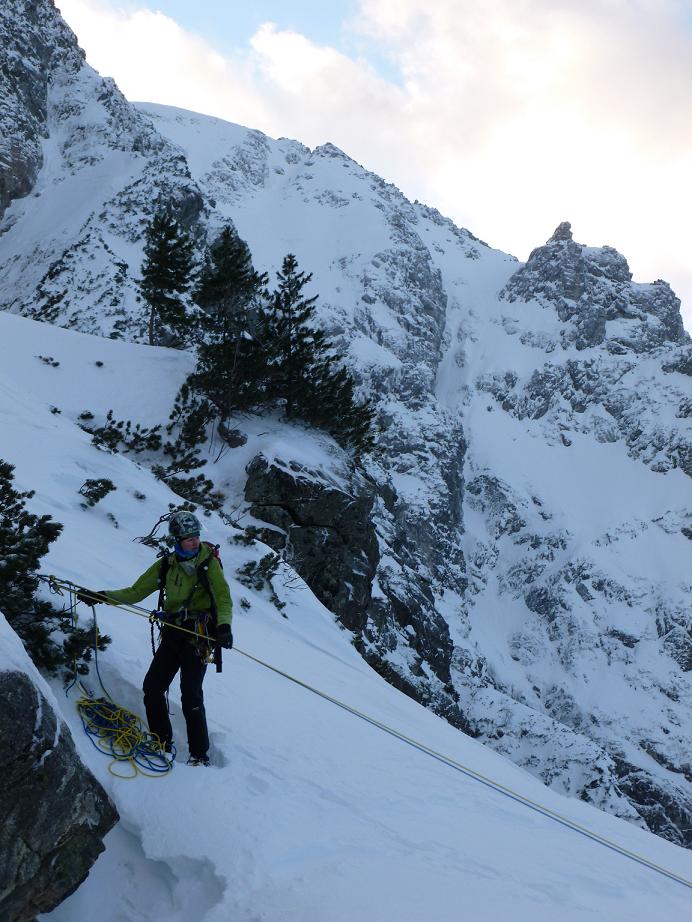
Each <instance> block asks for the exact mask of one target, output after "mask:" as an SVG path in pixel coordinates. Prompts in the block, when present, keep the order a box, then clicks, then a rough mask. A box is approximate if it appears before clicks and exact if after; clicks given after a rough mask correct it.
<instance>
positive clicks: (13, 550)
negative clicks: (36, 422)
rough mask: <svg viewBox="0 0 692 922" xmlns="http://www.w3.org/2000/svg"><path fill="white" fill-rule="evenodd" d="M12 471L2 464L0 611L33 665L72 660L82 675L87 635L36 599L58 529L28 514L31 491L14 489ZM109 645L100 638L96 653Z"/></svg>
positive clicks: (46, 519)
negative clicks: (42, 563)
mask: <svg viewBox="0 0 692 922" xmlns="http://www.w3.org/2000/svg"><path fill="white" fill-rule="evenodd" d="M13 472H14V467H13V466H12V465H11V464H8V463H7V462H6V461H2V460H0V586H2V599H1V600H0V609H1V610H2V612H3V614H4V615H5V617H6V618H7V620H8V622H9V623H10V625H11V626H12V628H13V629H14V630H15V631H16V633H17V634H18V635H19V636H20V638H21V639H22V642H23V643H24V646H25V647H26V650H27V652H28V653H29V655H30V656H31V658H32V659H33V661H34V662H35V663H36V665H37V666H40V667H42V668H44V669H46V670H48V671H49V672H55V671H57V670H58V669H59V668H60V667H64V666H68V665H72V663H73V662H74V663H76V664H77V667H78V669H81V670H82V671H83V670H84V669H85V667H84V662H86V661H88V660H89V659H90V658H91V650H90V645H91V643H92V636H91V631H90V630H89V631H86V630H83V629H79V628H77V629H74V628H73V627H72V625H71V623H70V619H69V617H66V616H65V614H64V613H63V612H59V611H56V610H55V609H54V608H53V606H52V605H51V604H50V603H49V602H44V601H41V600H40V599H37V598H36V596H35V593H36V589H37V587H38V577H37V570H38V567H39V564H40V560H41V558H42V557H43V556H44V554H46V552H47V551H48V548H49V547H50V545H51V544H52V542H53V541H55V539H56V538H57V537H58V535H59V534H60V532H61V531H62V525H60V524H59V523H58V522H54V521H52V519H51V517H50V516H49V515H42V516H37V515H33V514H32V513H30V512H28V511H27V510H26V508H25V502H26V500H27V499H31V497H32V496H33V495H34V494H33V491H28V492H24V493H22V492H18V491H17V490H15V489H14V487H13V479H14V475H13ZM56 631H59V632H60V635H62V636H60V635H59V639H60V642H59V643H58V642H56V640H55V639H54V637H53V635H54V633H55V632H56ZM64 635H67V636H64ZM109 642H110V641H109V638H108V637H105V636H103V637H101V638H100V641H99V646H100V649H104V648H105V646H106V644H107V643H109Z"/></svg>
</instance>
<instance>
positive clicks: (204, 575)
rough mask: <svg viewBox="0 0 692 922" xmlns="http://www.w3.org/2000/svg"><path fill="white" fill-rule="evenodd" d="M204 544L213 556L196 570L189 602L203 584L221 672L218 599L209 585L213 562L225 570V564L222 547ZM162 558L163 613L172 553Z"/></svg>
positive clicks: (217, 663)
mask: <svg viewBox="0 0 692 922" xmlns="http://www.w3.org/2000/svg"><path fill="white" fill-rule="evenodd" d="M202 544H204V545H206V546H207V547H208V548H209V549H210V550H211V554H210V555H209V556H208V557H207V558H206V559H205V560H203V561H202V563H201V564H200V565H199V566H198V567H197V570H196V574H197V582H196V583H195V585H194V586H193V587H192V592H191V593H190V596H189V597H188V601H189V599H190V598H192V595H193V593H194V591H195V589H196V588H197V586H198V585H200V584H201V585H202V587H203V588H204V589H205V590H206V592H207V594H208V596H209V598H210V600H211V620H210V622H209V624H208V630H209V634H208V636H209V642H210V646H211V647H212V648H213V657H214V659H213V662H214V665H215V666H216V671H217V672H221V671H222V665H223V663H222V653H221V644H220V643H217V642H216V639H215V637H216V616H217V610H216V599H215V598H214V593H213V592H212V590H211V586H210V585H209V573H208V570H209V564H210V563H211V562H212V560H218V562H219V566H220V567H221V569H222V570H223V562H222V561H221V555H220V554H219V547H220V545H218V544H212V543H211V542H210V541H203V542H202ZM160 556H161V568H160V570H159V601H158V611H163V610H164V604H165V595H166V577H167V576H168V570H169V568H170V565H171V555H170V553H168V551H164V552H162V553H161V555H160ZM184 607H186V606H184Z"/></svg>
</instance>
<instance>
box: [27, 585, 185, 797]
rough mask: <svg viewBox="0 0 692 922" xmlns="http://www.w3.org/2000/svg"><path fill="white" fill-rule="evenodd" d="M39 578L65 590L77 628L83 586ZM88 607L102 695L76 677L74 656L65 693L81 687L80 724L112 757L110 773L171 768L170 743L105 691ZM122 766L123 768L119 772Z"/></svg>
mask: <svg viewBox="0 0 692 922" xmlns="http://www.w3.org/2000/svg"><path fill="white" fill-rule="evenodd" d="M39 579H44V580H45V581H46V582H48V585H49V587H50V589H51V591H52V592H57V593H58V594H59V595H62V594H63V590H67V591H68V593H69V599H70V614H71V617H72V624H73V626H75V627H76V625H77V604H76V603H77V598H76V592H77V591H79V590H81V589H82V588H83V587H79V586H75V584H74V583H69V582H66V581H57V580H55V579H54V578H52V577H49V578H48V579H45V578H44V577H39ZM89 607H90V608H91V614H92V618H93V625H94V667H95V671H96V676H97V678H98V682H99V685H100V687H101V691H102V692H103V695H102V696H101V697H96V696H95V695H94V693H93V691H92V690H91V689H90V688H89V687H88V686H87V685H86V683H85V682H83V681H81V680H78V679H77V675H78V671H77V662H76V659H75V660H74V661H73V678H72V681H71V682H70V684H69V685H68V686H67V687H66V689H65V694H66V695H68V694H69V692H70V691H71V689H72V688H74V687H75V685H76V686H77V687H78V689H79V690H80V692H81V696H80V697H79V698H78V699H77V701H76V702H75V704H76V707H77V713H78V714H79V717H80V719H81V721H82V727H83V728H84V732H85V733H86V735H87V737H88V738H89V739H90V741H91V743H92V745H93V746H94V747H95V748H96V749H98V751H99V752H102V753H103V754H104V755H108V756H110V757H111V762H110V764H109V766H108V771H109V772H110V773H111V774H112V775H115V777H116V778H121V779H130V778H136V777H137V775H145V776H146V777H150V778H152V777H157V776H159V775H165V774H167V773H168V772H170V771H171V770H172V768H173V763H174V761H175V756H176V751H175V746H173V744H171V746H170V752H167V751H166V750H165V749H164V747H163V746H162V744H161V741H160V740H159V738H158V736H156V734H155V733H150V732H149V731H148V730H147V729H146V728H145V727H144V723H143V721H142V719H141V717H139V716H138V715H137V714H134V713H133V712H132V711H128V710H127V708H124V707H121V706H120V705H118V704H116V703H115V702H114V701H113V698H112V697H111V695H110V694H109V693H108V691H107V689H106V687H105V686H104V684H103V679H102V678H101V670H100V669H99V661H98V622H97V620H96V610H95V608H94V606H93V605H91V606H89ZM121 768H123V769H124V771H121V770H120V769H121Z"/></svg>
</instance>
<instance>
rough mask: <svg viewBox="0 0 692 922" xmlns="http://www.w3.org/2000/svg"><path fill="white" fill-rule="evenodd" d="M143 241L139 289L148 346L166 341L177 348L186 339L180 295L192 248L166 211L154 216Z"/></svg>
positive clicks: (190, 264) (189, 269)
mask: <svg viewBox="0 0 692 922" xmlns="http://www.w3.org/2000/svg"><path fill="white" fill-rule="evenodd" d="M145 240H146V243H145V245H144V262H143V263H142V280H141V282H140V286H139V287H140V291H141V293H142V297H143V298H144V300H145V301H146V303H147V304H148V305H149V345H150V346H153V345H156V344H158V343H159V342H160V341H161V340H162V339H165V338H168V339H169V341H170V343H171V344H173V345H176V346H179V345H181V344H182V343H184V342H185V341H186V339H188V336H189V330H188V329H187V322H188V321H187V318H186V316H185V306H184V303H183V301H182V298H181V295H182V294H183V293H184V292H185V291H187V289H188V288H189V286H190V283H191V276H192V269H193V244H192V241H191V239H190V236H189V235H188V233H187V232H186V231H185V230H183V228H181V226H180V224H179V223H178V221H176V219H175V218H174V217H173V215H172V214H171V212H170V210H168V209H163V210H161V211H159V212H157V213H156V214H155V215H154V217H153V219H152V221H151V223H150V224H149V226H148V227H147V229H146V232H145Z"/></svg>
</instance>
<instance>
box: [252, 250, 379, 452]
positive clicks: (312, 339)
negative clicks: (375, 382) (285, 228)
mask: <svg viewBox="0 0 692 922" xmlns="http://www.w3.org/2000/svg"><path fill="white" fill-rule="evenodd" d="M277 279H278V285H277V288H276V290H275V292H274V294H273V297H272V299H271V301H270V305H269V307H268V308H267V309H266V310H264V311H263V312H262V318H261V320H262V333H263V341H264V350H265V357H266V358H265V363H266V369H267V372H266V373H267V374H268V375H269V385H268V392H269V394H270V395H271V396H273V397H274V398H275V399H280V400H282V401H283V403H284V406H285V411H286V416H287V418H289V419H291V418H294V417H300V418H302V419H305V420H306V421H307V422H311V423H313V424H314V425H316V426H320V427H321V428H323V429H326V430H327V431H328V432H330V433H331V434H332V435H334V437H335V438H336V439H337V440H338V441H340V442H341V443H343V444H345V445H349V446H351V447H353V448H355V449H356V450H357V451H358V452H361V451H368V450H370V449H371V448H372V447H373V439H372V434H371V426H372V421H373V417H374V412H373V409H372V407H371V405H370V404H369V403H368V402H365V403H361V404H359V403H357V402H356V400H355V382H354V380H353V377H352V376H351V375H350V374H349V372H348V371H347V369H345V368H344V367H343V366H341V365H340V364H339V363H338V362H337V359H336V356H335V354H334V351H333V349H332V346H331V344H330V342H329V339H328V337H327V335H326V333H325V332H324V331H323V330H320V329H319V328H317V327H315V326H314V325H313V323H314V320H315V312H316V307H315V305H316V302H317V298H318V296H317V295H314V296H312V297H306V295H305V292H304V289H305V288H306V286H307V285H308V284H309V283H310V281H311V280H312V273H309V274H307V275H306V274H305V273H304V272H302V271H300V270H299V269H298V261H297V260H296V257H295V256H294V255H293V254H291V253H289V254H288V255H287V256H286V257H285V259H284V261H283V264H282V267H281V271H280V272H278V273H277Z"/></svg>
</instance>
